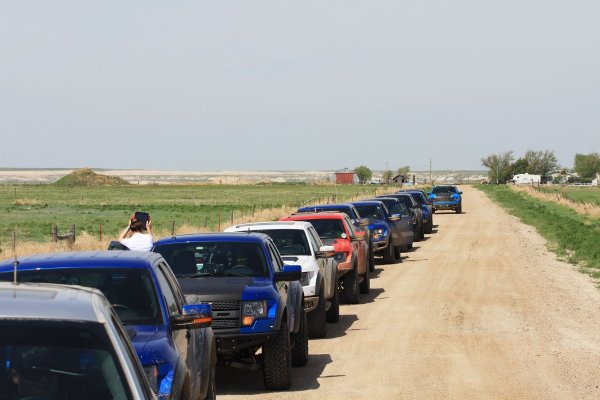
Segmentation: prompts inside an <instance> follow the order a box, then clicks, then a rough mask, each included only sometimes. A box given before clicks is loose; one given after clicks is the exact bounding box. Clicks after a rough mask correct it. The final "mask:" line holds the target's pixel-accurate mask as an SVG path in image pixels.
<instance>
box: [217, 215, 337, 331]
mask: <svg viewBox="0 0 600 400" xmlns="http://www.w3.org/2000/svg"><path fill="white" fill-rule="evenodd" d="M248 231H252V232H262V233H265V234H267V235H269V236H270V237H271V238H272V239H273V241H274V242H275V245H276V246H277V249H278V250H279V253H280V254H281V258H282V259H283V261H284V262H289V263H292V264H295V265H301V266H302V278H301V280H300V283H301V284H302V288H303V290H304V304H305V310H306V312H307V315H306V317H307V323H308V335H309V336H310V337H315V338H322V337H325V336H326V334H327V322H337V321H338V319H339V314H340V304H339V298H338V288H337V282H338V276H337V273H338V272H337V261H335V259H334V248H333V246H325V245H323V243H322V242H321V239H320V238H319V235H318V234H317V232H316V231H315V228H314V227H313V226H312V224H311V223H310V222H306V221H277V222H257V223H250V224H240V225H234V226H230V227H229V228H227V229H225V232H248Z"/></svg>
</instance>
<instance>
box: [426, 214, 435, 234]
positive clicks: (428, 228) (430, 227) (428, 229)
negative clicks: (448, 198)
mask: <svg viewBox="0 0 600 400" xmlns="http://www.w3.org/2000/svg"><path fill="white" fill-rule="evenodd" d="M431 232H433V215H430V216H429V221H427V225H425V233H427V234H429V233H431Z"/></svg>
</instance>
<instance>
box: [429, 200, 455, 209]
mask: <svg viewBox="0 0 600 400" xmlns="http://www.w3.org/2000/svg"><path fill="white" fill-rule="evenodd" d="M459 205H460V203H455V202H449V201H448V202H446V201H444V202H439V203H434V204H433V209H434V210H454V209H456V208H457V207H458V206H459Z"/></svg>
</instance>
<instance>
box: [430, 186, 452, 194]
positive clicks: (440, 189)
mask: <svg viewBox="0 0 600 400" xmlns="http://www.w3.org/2000/svg"><path fill="white" fill-rule="evenodd" d="M431 192H432V193H433V194H451V193H454V192H456V190H455V189H454V188H453V187H452V186H436V187H434V188H433V190H432V191H431Z"/></svg>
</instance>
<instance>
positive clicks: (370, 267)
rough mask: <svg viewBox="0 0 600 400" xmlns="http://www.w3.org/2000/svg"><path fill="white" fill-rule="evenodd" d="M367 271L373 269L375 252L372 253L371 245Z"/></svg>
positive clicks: (372, 270)
mask: <svg viewBox="0 0 600 400" xmlns="http://www.w3.org/2000/svg"><path fill="white" fill-rule="evenodd" d="M368 258H369V272H374V271H375V254H373V246H372V245H370V246H369V255H368Z"/></svg>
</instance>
